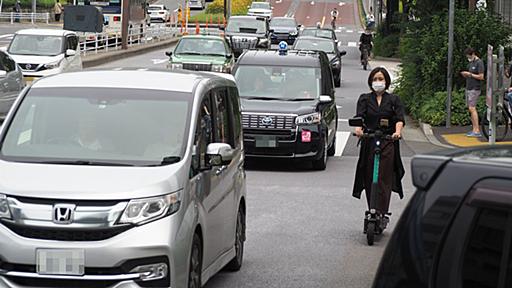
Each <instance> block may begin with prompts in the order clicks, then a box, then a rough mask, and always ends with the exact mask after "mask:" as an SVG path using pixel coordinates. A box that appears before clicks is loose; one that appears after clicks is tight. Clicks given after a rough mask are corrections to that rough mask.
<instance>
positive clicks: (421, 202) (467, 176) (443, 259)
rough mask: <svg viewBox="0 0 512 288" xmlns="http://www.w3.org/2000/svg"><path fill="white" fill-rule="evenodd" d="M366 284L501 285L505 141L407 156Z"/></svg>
mask: <svg viewBox="0 0 512 288" xmlns="http://www.w3.org/2000/svg"><path fill="white" fill-rule="evenodd" d="M411 166H412V180H413V184H414V186H415V187H416V192H415V193H414V195H413V196H412V198H411V200H410V201H409V204H408V205H407V207H406V208H405V210H404V211H403V213H402V216H401V217H400V220H399V221H398V223H397V226H396V228H395V230H394V232H393V234H392V236H391V238H390V239H389V243H388V244H387V247H386V249H385V252H384V256H383V257H382V260H381V263H380V266H379V268H378V271H377V274H376V276H375V280H374V283H373V287H375V288H377V287H378V288H398V287H509V286H510V284H511V280H512V279H511V273H510V265H511V264H510V263H511V254H510V252H511V250H510V247H511V244H512V237H511V235H512V225H511V220H512V174H511V173H510V171H512V146H500V147H498V146H490V147H485V148H473V149H469V150H455V151H454V150H451V151H445V152H439V153H435V154H429V155H421V156H415V157H414V158H413V160H412V165H411Z"/></svg>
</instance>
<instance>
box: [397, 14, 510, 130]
mask: <svg viewBox="0 0 512 288" xmlns="http://www.w3.org/2000/svg"><path fill="white" fill-rule="evenodd" d="M455 19H456V20H455V34H454V35H455V37H454V59H453V60H454V61H453V64H454V65H453V67H454V69H453V79H454V91H458V90H459V89H461V88H464V85H465V79H464V78H463V77H462V76H460V74H459V72H460V71H462V70H467V64H468V62H467V59H466V57H465V55H464V49H465V48H466V47H473V48H475V49H476V50H477V51H479V52H481V53H480V54H481V58H482V59H484V61H485V59H486V53H485V52H486V51H487V45H488V44H491V45H493V46H494V47H498V46H499V45H505V43H506V41H507V39H508V38H509V36H510V35H511V30H510V28H509V27H508V26H506V25H505V24H503V23H502V22H501V20H500V19H499V18H498V17H496V16H494V15H491V14H487V13H486V12H483V11H476V12H469V11H467V10H457V11H456V13H455ZM447 23H448V15H447V14H446V13H445V12H442V13H440V14H438V15H435V16H433V17H432V18H429V19H428V21H425V22H424V23H420V24H421V25H419V24H418V23H413V24H412V25H414V26H412V25H411V27H409V28H408V30H407V32H406V33H405V34H404V35H403V36H402V38H401V39H400V56H401V59H402V71H401V73H400V78H399V80H398V85H397V87H396V89H395V92H396V93H398V94H399V95H400V96H401V98H402V99H403V101H404V103H405V105H406V107H407V109H408V111H409V112H410V114H411V115H412V116H413V117H414V118H422V119H423V120H424V121H426V122H428V123H430V124H434V125H436V124H438V123H439V120H438V118H439V117H438V115H432V116H428V115H427V114H428V113H429V111H432V113H433V114H436V112H435V111H436V110H435V109H434V108H435V105H434V103H437V104H439V103H440V98H439V99H436V100H432V98H436V96H435V95H436V92H439V91H446V73H447V70H446V69H447V58H448V41H447V39H448V24H447ZM416 25H418V26H416ZM445 94H446V93H445ZM437 97H441V96H440V94H437ZM454 99H455V97H454ZM427 104H428V105H427ZM459 104H460V105H459ZM459 104H456V102H455V101H454V105H453V109H458V106H461V107H465V105H464V97H462V102H460V103H459ZM426 105H427V107H424V106H426ZM441 106H442V107H444V104H441ZM464 113H465V112H464ZM452 114H453V115H456V114H458V113H452ZM464 118H467V116H464ZM429 121H432V122H429ZM452 121H454V120H452ZM464 121H465V120H460V121H459V120H456V121H454V123H456V122H460V123H461V124H463V123H464Z"/></svg>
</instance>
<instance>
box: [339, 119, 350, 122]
mask: <svg viewBox="0 0 512 288" xmlns="http://www.w3.org/2000/svg"><path fill="white" fill-rule="evenodd" d="M338 122H348V119H338Z"/></svg>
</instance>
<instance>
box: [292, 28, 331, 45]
mask: <svg viewBox="0 0 512 288" xmlns="http://www.w3.org/2000/svg"><path fill="white" fill-rule="evenodd" d="M299 35H300V36H311V37H319V38H327V39H332V40H333V41H336V42H338V38H337V37H336V32H335V31H334V30H332V29H331V28H317V27H306V28H304V29H302V31H300V33H299Z"/></svg>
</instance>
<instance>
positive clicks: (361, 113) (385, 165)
mask: <svg viewBox="0 0 512 288" xmlns="http://www.w3.org/2000/svg"><path fill="white" fill-rule="evenodd" d="M390 84H391V77H390V76H389V73H388V71H387V70H386V69H385V68H383V67H377V68H375V69H373V70H372V72H371V73H370V76H369V77H368V86H369V87H370V90H371V91H370V93H366V94H362V95H361V96H360V97H359V100H358V101H357V113H356V117H362V118H363V119H364V122H365V125H366V128H365V129H366V131H364V130H363V128H361V127H357V128H356V129H355V134H356V136H358V137H361V136H363V134H364V133H365V132H368V130H373V131H375V130H377V129H379V128H380V123H381V120H385V119H386V120H388V123H389V125H388V127H389V128H387V129H383V132H384V134H386V135H391V136H392V138H393V139H399V138H401V135H402V128H403V126H404V123H405V121H404V114H405V112H404V110H405V109H404V106H403V105H402V102H401V101H400V98H399V97H398V96H397V95H395V94H391V93H388V92H387V91H386V90H387V89H389V85H390ZM360 139H361V148H360V151H359V160H358V162H357V169H356V175H355V181H354V189H353V193H352V196H354V197H356V198H358V199H360V198H361V193H362V191H363V190H365V194H366V200H367V203H368V207H369V206H370V195H371V193H372V191H371V187H372V180H373V177H372V176H373V156H374V155H373V154H374V153H373V151H374V150H373V148H374V145H375V142H372V141H375V139H365V138H360ZM380 147H381V159H380V167H379V178H378V183H379V188H380V193H379V196H378V202H377V203H376V205H377V207H376V210H377V212H378V213H380V214H381V215H382V216H384V217H385V218H384V219H386V220H385V221H386V223H387V222H388V221H389V218H388V216H387V215H388V212H389V203H390V197H391V191H394V192H397V193H398V194H399V195H400V199H402V198H403V189H402V178H403V176H404V174H405V170H404V166H403V164H402V159H401V158H400V146H399V142H398V141H390V140H381V144H380Z"/></svg>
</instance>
